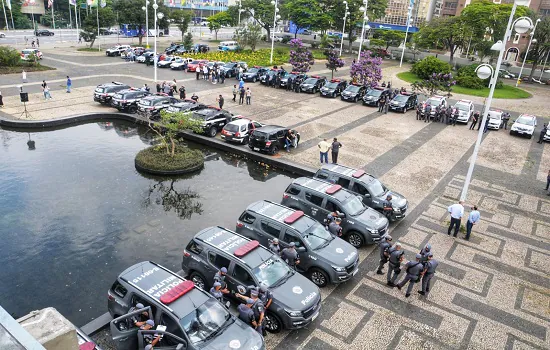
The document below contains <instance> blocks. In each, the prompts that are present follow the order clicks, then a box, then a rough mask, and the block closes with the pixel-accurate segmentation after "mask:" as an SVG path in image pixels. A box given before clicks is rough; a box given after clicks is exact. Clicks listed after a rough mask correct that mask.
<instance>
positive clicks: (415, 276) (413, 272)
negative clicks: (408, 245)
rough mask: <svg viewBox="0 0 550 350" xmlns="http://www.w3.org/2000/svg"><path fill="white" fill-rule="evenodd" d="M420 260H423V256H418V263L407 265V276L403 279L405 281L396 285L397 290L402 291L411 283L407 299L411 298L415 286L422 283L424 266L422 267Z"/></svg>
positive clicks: (408, 287) (413, 262) (412, 262)
mask: <svg viewBox="0 0 550 350" xmlns="http://www.w3.org/2000/svg"><path fill="white" fill-rule="evenodd" d="M420 259H422V255H420V254H416V261H409V262H407V263H406V264H405V272H406V273H407V274H406V275H405V278H403V280H402V281H401V282H399V283H398V284H397V285H396V287H397V289H399V290H401V288H403V287H404V286H405V284H407V283H409V285H408V286H407V291H406V292H405V298H408V297H410V296H411V292H412V289H413V287H414V284H415V283H416V282H420V277H421V275H422V273H423V271H424V265H422V263H421V262H420Z"/></svg>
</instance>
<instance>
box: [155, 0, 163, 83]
mask: <svg viewBox="0 0 550 350" xmlns="http://www.w3.org/2000/svg"><path fill="white" fill-rule="evenodd" d="M158 8H159V5H157V0H155V3H154V4H153V10H154V11H155V14H154V15H155V44H154V45H155V48H154V54H153V57H154V58H153V64H154V67H153V70H154V72H155V73H154V75H155V83H156V82H157V63H158V55H157V35H158V27H157V18H158V19H162V18H163V17H164V14H163V13H162V12H159V13H158V14H157V10H158Z"/></svg>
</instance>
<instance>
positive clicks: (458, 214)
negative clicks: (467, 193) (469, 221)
mask: <svg viewBox="0 0 550 350" xmlns="http://www.w3.org/2000/svg"><path fill="white" fill-rule="evenodd" d="M463 204H464V201H460V202H458V203H457V204H453V205H451V206H449V208H448V209H447V210H448V211H449V214H451V223H450V224H449V229H448V230H447V234H448V235H449V236H450V235H451V231H452V230H453V227H454V230H455V232H454V234H453V237H456V235H457V234H458V230H460V220H461V219H462V217H463V216H464V206H463Z"/></svg>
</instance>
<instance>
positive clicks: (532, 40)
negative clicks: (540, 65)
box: [516, 18, 540, 87]
mask: <svg viewBox="0 0 550 350" xmlns="http://www.w3.org/2000/svg"><path fill="white" fill-rule="evenodd" d="M539 22H540V18H539V19H537V21H536V22H535V27H534V28H533V31H532V32H531V34H529V36H530V37H531V39H529V44H528V45H527V51H525V55H524V56H523V63H522V64H521V69H520V70H519V75H518V80H516V87H517V86H518V85H519V82H520V81H521V73H522V72H523V67H525V61H527V55H528V54H529V49H530V48H531V43H535V44H536V43H537V39H534V37H535V31H536V30H537V25H538V24H539ZM531 24H532V22H531Z"/></svg>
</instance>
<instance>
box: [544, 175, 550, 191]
mask: <svg viewBox="0 0 550 350" xmlns="http://www.w3.org/2000/svg"><path fill="white" fill-rule="evenodd" d="M548 187H550V170H548V175H546V188H545V190H546V191H548Z"/></svg>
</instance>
